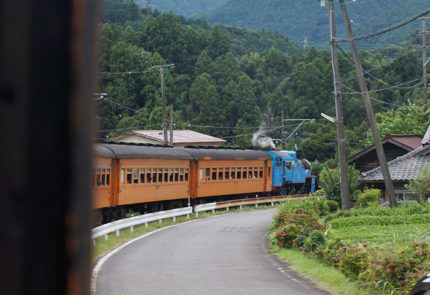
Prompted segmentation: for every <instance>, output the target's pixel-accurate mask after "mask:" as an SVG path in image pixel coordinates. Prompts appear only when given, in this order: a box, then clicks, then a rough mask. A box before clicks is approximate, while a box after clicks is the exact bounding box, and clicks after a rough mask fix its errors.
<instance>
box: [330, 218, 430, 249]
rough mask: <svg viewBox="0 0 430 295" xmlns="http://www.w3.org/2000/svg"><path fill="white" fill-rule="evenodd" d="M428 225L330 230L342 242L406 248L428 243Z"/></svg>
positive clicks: (429, 237)
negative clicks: (366, 242)
mask: <svg viewBox="0 0 430 295" xmlns="http://www.w3.org/2000/svg"><path fill="white" fill-rule="evenodd" d="M429 226H430V225H429V224H395V225H387V226H383V225H380V226H372V230H369V227H368V226H355V227H345V228H338V229H331V230H330V231H331V234H332V235H333V236H334V237H336V238H340V239H341V240H343V241H347V242H351V243H356V242H358V241H360V240H366V241H368V242H371V243H373V244H375V245H377V246H380V247H386V248H391V247H399V246H408V245H409V244H410V243H412V242H416V241H423V242H428V243H429V242H430V233H429V231H428V229H429Z"/></svg>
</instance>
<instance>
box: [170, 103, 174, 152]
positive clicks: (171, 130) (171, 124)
mask: <svg viewBox="0 0 430 295" xmlns="http://www.w3.org/2000/svg"><path fill="white" fill-rule="evenodd" d="M170 146H172V147H173V105H172V104H170Z"/></svg>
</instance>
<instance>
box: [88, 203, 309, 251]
mask: <svg viewBox="0 0 430 295" xmlns="http://www.w3.org/2000/svg"><path fill="white" fill-rule="evenodd" d="M304 196H305V195H300V196H299V195H296V196H295V197H294V198H295V199H297V198H302V197H304ZM287 199H291V198H287V197H260V198H255V199H254V198H250V199H241V200H231V201H225V202H218V203H215V202H214V203H206V204H201V205H196V206H194V213H195V214H196V218H197V217H198V216H199V212H203V211H212V213H215V210H216V209H226V210H227V211H229V208H230V207H240V210H242V206H246V205H255V207H258V204H268V203H270V204H271V205H272V206H273V205H274V203H278V202H284V201H285V200H287ZM192 213H193V207H185V208H178V209H173V210H166V211H160V212H154V213H148V214H144V215H139V216H134V217H130V218H125V219H121V220H117V221H114V222H111V223H106V224H103V225H101V226H98V227H95V228H93V229H92V239H93V241H94V243H95V240H96V239H97V238H100V237H103V236H104V237H105V240H107V239H108V234H110V233H113V232H116V236H117V237H118V236H119V231H120V230H122V229H125V228H130V231H131V232H133V227H134V226H137V225H141V224H145V226H146V227H148V223H149V222H152V221H159V222H160V223H161V222H162V220H163V219H166V218H172V219H173V221H176V217H178V216H184V215H186V216H187V218H189V215H190V214H192Z"/></svg>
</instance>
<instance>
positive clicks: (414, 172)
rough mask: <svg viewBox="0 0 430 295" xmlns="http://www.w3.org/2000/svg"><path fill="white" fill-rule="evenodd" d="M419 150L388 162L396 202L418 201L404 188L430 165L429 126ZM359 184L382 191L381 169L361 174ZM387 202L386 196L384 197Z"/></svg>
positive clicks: (383, 186)
mask: <svg viewBox="0 0 430 295" xmlns="http://www.w3.org/2000/svg"><path fill="white" fill-rule="evenodd" d="M421 144H422V146H420V147H419V148H417V149H415V150H413V151H411V152H409V153H407V154H405V155H403V156H401V157H398V158H396V159H394V160H391V161H389V162H388V170H389V171H390V176H391V180H392V182H393V186H394V192H395V195H396V199H397V200H398V201H407V200H418V196H416V195H414V194H413V193H412V192H411V191H409V190H408V189H406V188H405V185H406V184H408V183H409V182H410V181H411V180H415V179H417V177H418V176H419V175H420V173H421V172H422V171H423V168H424V167H426V166H427V165H430V126H429V128H428V129H427V132H426V134H425V135H424V138H423V140H422V142H421ZM360 183H361V184H362V185H366V186H373V187H375V188H379V189H382V190H384V188H385V185H384V179H383V176H382V172H381V167H377V168H374V169H372V170H370V171H367V172H364V173H361V178H360ZM385 199H386V201H388V197H387V195H385Z"/></svg>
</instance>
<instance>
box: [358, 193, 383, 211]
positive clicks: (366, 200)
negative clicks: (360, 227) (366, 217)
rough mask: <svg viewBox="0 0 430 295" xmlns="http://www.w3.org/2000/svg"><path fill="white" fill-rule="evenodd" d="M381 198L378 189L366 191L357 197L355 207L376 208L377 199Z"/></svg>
mask: <svg viewBox="0 0 430 295" xmlns="http://www.w3.org/2000/svg"><path fill="white" fill-rule="evenodd" d="M380 197H381V190H379V189H366V190H364V192H363V193H361V194H359V195H358V197H357V207H359V208H367V207H376V206H378V205H379V198H380Z"/></svg>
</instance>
